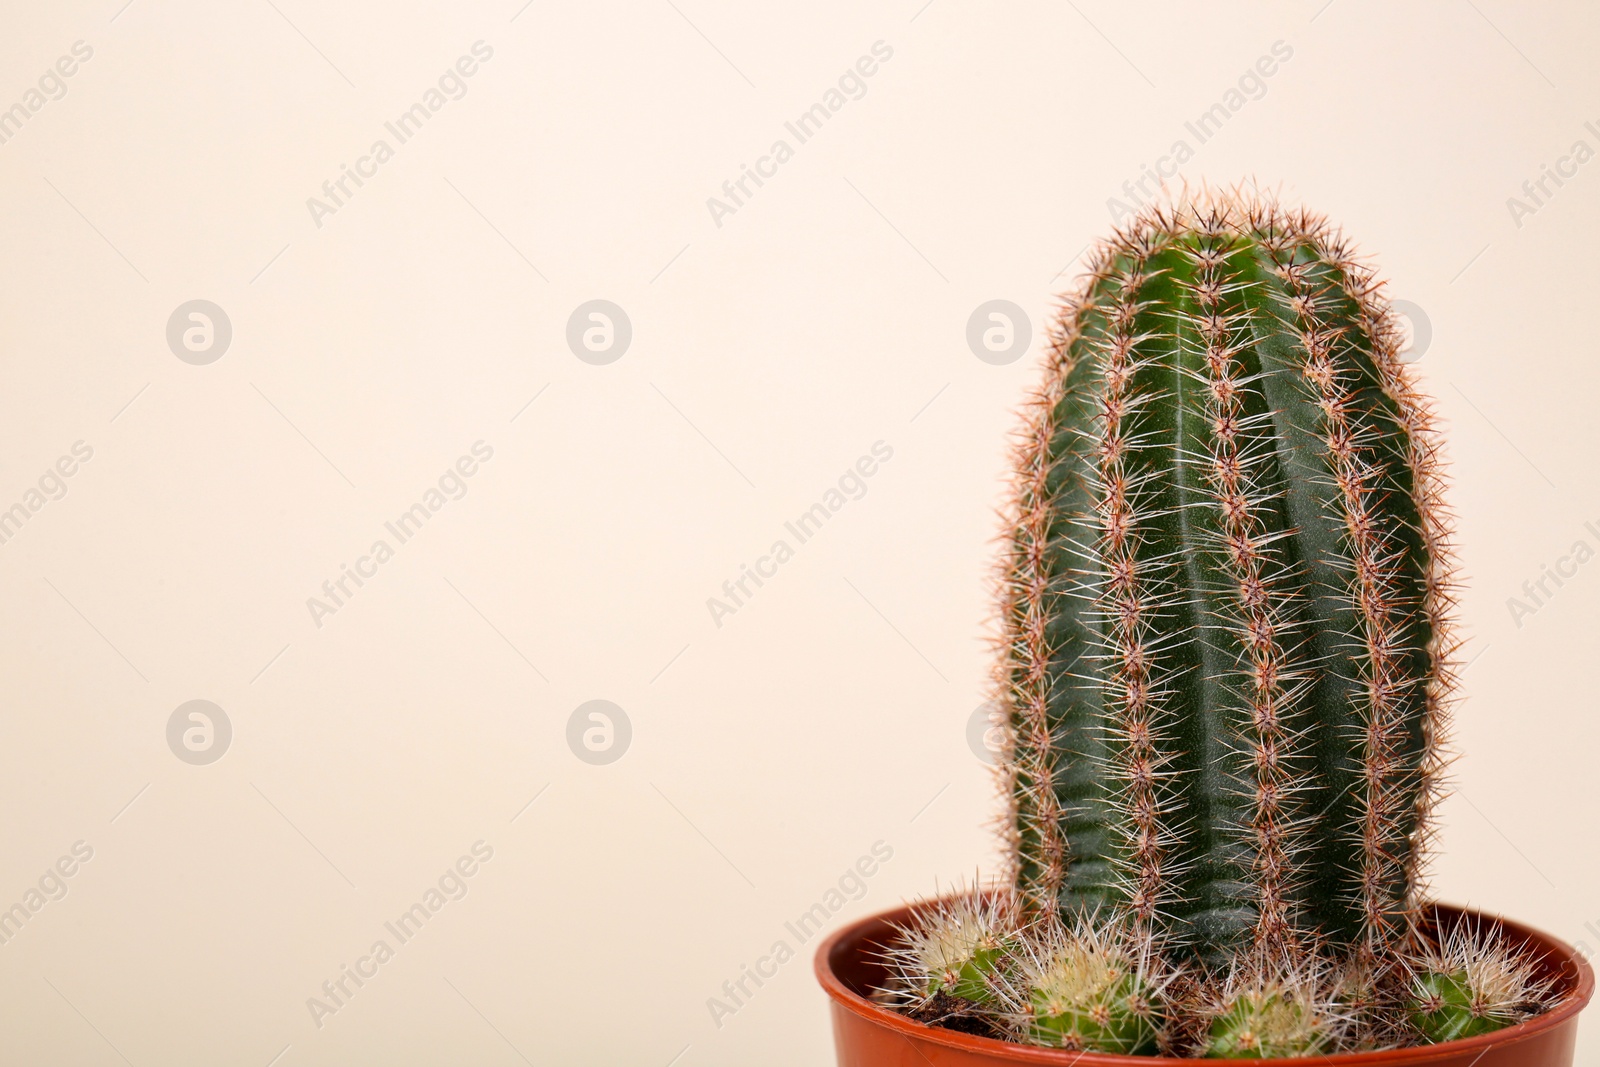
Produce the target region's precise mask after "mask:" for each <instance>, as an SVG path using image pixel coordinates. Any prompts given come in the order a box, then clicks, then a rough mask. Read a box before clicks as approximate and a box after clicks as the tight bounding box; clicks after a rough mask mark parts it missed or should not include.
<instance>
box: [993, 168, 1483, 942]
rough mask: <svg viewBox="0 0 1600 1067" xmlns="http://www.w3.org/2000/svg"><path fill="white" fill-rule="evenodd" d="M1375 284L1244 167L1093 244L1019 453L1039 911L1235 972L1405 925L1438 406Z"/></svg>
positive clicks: (1019, 766)
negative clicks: (1415, 379) (1110, 922)
mask: <svg viewBox="0 0 1600 1067" xmlns="http://www.w3.org/2000/svg"><path fill="white" fill-rule="evenodd" d="M1379 290H1380V284H1379V283H1378V282H1377V281H1376V279H1375V278H1374V276H1373V274H1372V273H1371V271H1370V270H1369V269H1368V268H1366V267H1365V266H1364V265H1362V264H1361V263H1359V262H1358V261H1357V260H1356V259H1355V258H1354V256H1353V254H1352V252H1351V250H1350V248H1349V246H1348V245H1347V244H1346V242H1345V241H1344V240H1343V239H1342V238H1341V237H1340V236H1339V235H1338V234H1337V233H1335V232H1334V231H1333V230H1332V229H1330V228H1329V226H1328V225H1327V224H1326V223H1324V222H1323V221H1322V220H1321V219H1319V218H1317V217H1315V216H1312V215H1309V214H1307V213H1305V212H1301V211H1291V210H1286V209H1284V208H1281V207H1279V206H1278V205H1276V204H1274V203H1263V202H1259V201H1256V200H1254V199H1251V198H1249V197H1246V196H1242V195H1238V194H1204V195H1202V196H1200V197H1198V198H1195V199H1191V200H1186V201H1184V202H1182V203H1180V204H1179V205H1177V206H1175V207H1170V208H1162V209H1156V210H1152V211H1148V212H1146V213H1145V214H1144V215H1142V216H1141V217H1140V218H1139V219H1138V220H1137V221H1135V222H1134V223H1133V224H1132V225H1131V226H1129V227H1128V228H1127V229H1126V230H1124V231H1122V232H1119V233H1118V234H1117V235H1116V236H1115V237H1114V239H1113V240H1111V241H1110V242H1108V243H1107V244H1105V245H1104V246H1102V247H1101V249H1100V250H1099V252H1098V254H1097V256H1096V258H1095V260H1094V262H1093V265H1092V268H1091V270H1090V272H1089V274H1088V276H1087V278H1086V279H1085V281H1084V283H1083V285H1082V286H1081V288H1080V289H1079V290H1078V292H1077V293H1076V295H1074V296H1073V297H1072V298H1070V299H1069V300H1068V302H1067V305H1066V307H1065V308H1064V310H1063V312H1062V314H1061V317H1060V320H1059V322H1058V324H1057V326H1056V328H1055V331H1054V333H1053V335H1052V338H1051V344H1050V346H1049V350H1048V354H1047V363H1046V367H1045V379H1044V383H1043V385H1042V387H1041V388H1040V389H1039V390H1038V392H1037V394H1036V396H1035V397H1034V398H1033V400H1032V402H1031V404H1030V405H1029V408H1028V411H1027V415H1026V421H1025V425H1024V428H1023V431H1022V434H1021V435H1020V438H1019V440H1018V443H1017V446H1016V448H1015V452H1014V460H1015V472H1016V473H1015V481H1014V487H1013V498H1012V500H1011V503H1010V508H1009V513H1008V530H1007V532H1008V542H1009V543H1008V547H1007V551H1006V552H1005V555H1004V559H1003V562H1002V569H1001V575H1000V583H999V584H1000V600H1001V604H1000V615H1001V625H1002V630H1003V633H1002V636H1001V640H1000V645H1001V652H1002V655H1001V657H1000V660H1001V662H1000V666H999V670H998V682H999V687H1000V690H1001V695H1002V698H1003V703H1004V706H1005V708H1006V709H1007V712H1006V713H1007V715H1008V716H1009V723H1008V725H1009V731H1008V733H1009V750H1008V754H1007V758H1006V760H1005V761H1004V762H1003V766H1002V773H1003V776H1004V784H1005V789H1006V792H1007V796H1008V798H1009V802H1010V808H1011V816H1010V818H1009V819H1008V836H1009V838H1010V840H1011V845H1012V848H1011V850H1010V851H1011V857H1012V861H1013V866H1014V872H1013V874H1014V881H1015V885H1016V887H1017V890H1018V892H1019V894H1020V895H1021V897H1022V899H1023V900H1024V901H1025V902H1026V904H1027V905H1028V907H1029V909H1030V910H1031V912H1032V913H1033V914H1035V915H1042V914H1050V913H1058V914H1059V915H1060V916H1061V917H1062V919H1063V920H1065V921H1066V922H1067V923H1068V924H1071V923H1072V922H1074V921H1075V920H1076V919H1077V917H1080V916H1082V915H1084V914H1088V913H1091V912H1095V911H1101V910H1107V909H1109V910H1113V911H1115V912H1117V913H1118V914H1121V915H1124V916H1125V917H1126V918H1127V920H1128V921H1129V922H1130V923H1131V924H1132V925H1133V926H1134V927H1135V928H1136V929H1139V930H1142V931H1143V932H1144V933H1145V934H1146V935H1147V936H1149V937H1151V938H1153V939H1154V940H1155V942H1156V944H1157V945H1158V946H1159V947H1160V949H1161V951H1162V952H1163V954H1165V955H1167V956H1168V957H1170V958H1172V959H1173V960H1174V961H1175V962H1184V961H1191V962H1194V963H1198V964H1200V965H1201V966H1203V967H1206V968H1209V969H1211V970H1213V971H1216V972H1218V973H1220V972H1221V971H1222V970H1224V969H1226V968H1228V967H1230V966H1232V965H1234V964H1235V963H1237V962H1238V960H1239V959H1240V958H1242V957H1244V956H1249V957H1250V958H1251V959H1253V960H1256V961H1258V963H1259V962H1263V961H1272V960H1275V961H1278V962H1279V963H1281V964H1284V965H1285V966H1289V965H1292V964H1293V962H1294V961H1296V960H1304V959H1306V958H1308V957H1307V954H1308V953H1310V952H1311V951H1312V950H1313V949H1316V950H1318V951H1326V952H1330V953H1332V954H1333V955H1335V956H1336V957H1337V958H1339V959H1342V960H1347V961H1351V962H1352V963H1359V964H1360V965H1362V966H1364V967H1366V968H1367V969H1369V970H1374V969H1381V968H1382V967H1384V966H1386V965H1387V964H1388V963H1389V962H1390V961H1391V960H1392V959H1393V958H1394V956H1395V954H1396V953H1397V952H1398V951H1399V950H1401V949H1402V948H1403V947H1405V946H1406V945H1407V944H1409V943H1410V939H1411V938H1412V936H1413V925H1414V924H1413V918H1414V915H1415V909H1416V905H1417V903H1418V898H1417V892H1418V883H1419V878H1420V875H1421V865H1422V858H1423V852H1424V847H1425V844H1426V842H1427V839H1428V836H1429V833H1430V826H1431V822H1430V815H1431V812H1432V809H1433V806H1434V804H1435V802H1436V798H1437V795H1438V791H1439V788H1440V775H1441V769H1442V765H1443V761H1442V757H1441V739H1442V734H1443V732H1444V727H1445V720H1446V717H1447V708H1448V703H1449V699H1450V694H1451V690H1452V684H1453V675H1452V670H1451V666H1450V664H1451V656H1452V653H1453V651H1454V645H1453V639H1452V637H1451V633H1450V626H1449V622H1450V620H1449V615H1450V609H1451V582H1450V574H1451V564H1450V557H1449V552H1448V547H1447V541H1448V521H1447V517H1446V515H1445V513H1444V511H1443V508H1442V504H1441V500H1440V475H1439V457H1438V451H1437V444H1436V437H1435V434H1434V431H1433V428H1432V425H1431V419H1430V415H1429V412H1428V409H1427V407H1426V405H1425V403H1424V402H1423V401H1422V399H1421V398H1420V397H1419V395H1418V394H1417V393H1416V391H1415V390H1414V389H1413V387H1412V385H1411V384H1410V380H1409V376H1408V374H1407V372H1406V370H1405V368H1404V367H1403V366H1402V364H1401V363H1400V362H1399V360H1398V359H1397V350H1398V349H1397V343H1398V339H1399V335H1398V331H1397V328H1396V325H1395V321H1394V319H1393V316H1392V315H1391V314H1390V312H1389V311H1388V308H1387V304H1386V302H1385V301H1384V300H1383V299H1382V297H1381V294H1380V292H1379Z"/></svg>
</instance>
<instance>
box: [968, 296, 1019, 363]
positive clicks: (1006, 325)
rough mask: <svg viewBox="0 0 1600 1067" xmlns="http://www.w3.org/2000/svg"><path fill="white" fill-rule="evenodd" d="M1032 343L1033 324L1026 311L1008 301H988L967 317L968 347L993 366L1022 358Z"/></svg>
mask: <svg viewBox="0 0 1600 1067" xmlns="http://www.w3.org/2000/svg"><path fill="white" fill-rule="evenodd" d="M1032 343H1033V323H1031V322H1029V321H1028V313H1027V312H1026V311H1023V310H1022V309H1021V308H1020V307H1018V306H1017V305H1015V304H1013V303H1012V302H1011V301H1009V300H989V301H986V302H984V303H982V304H979V305H978V306H977V307H976V308H974V309H973V311H972V315H971V316H970V317H969V318H968V319H967V347H968V348H970V349H972V354H973V355H975V356H977V357H978V358H979V359H981V360H983V361H984V362H985V363H988V364H990V365H992V366H995V367H1004V366H1005V365H1006V364H1008V363H1015V362H1016V361H1017V360H1019V359H1021V358H1022V354H1023V353H1024V352H1026V351H1027V350H1028V345H1030V344H1032Z"/></svg>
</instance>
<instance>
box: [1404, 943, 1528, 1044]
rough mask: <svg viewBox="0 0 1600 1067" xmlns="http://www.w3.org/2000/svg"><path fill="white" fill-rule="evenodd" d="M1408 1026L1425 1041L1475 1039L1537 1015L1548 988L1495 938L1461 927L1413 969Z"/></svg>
mask: <svg viewBox="0 0 1600 1067" xmlns="http://www.w3.org/2000/svg"><path fill="white" fill-rule="evenodd" d="M1410 994H1411V996H1410V1002H1409V1005H1408V1007H1409V1009H1410V1019H1411V1024H1412V1025H1413V1026H1415V1027H1416V1029H1417V1031H1418V1032H1419V1033H1420V1034H1421V1035H1422V1036H1423V1037H1424V1038H1426V1039H1427V1040H1428V1041H1432V1042H1438V1041H1454V1040H1456V1039H1458V1038H1463V1037H1477V1036H1478V1035H1479V1034H1487V1033H1492V1032H1494V1031H1495V1030H1499V1029H1501V1028H1502V1027H1506V1026H1510V1025H1512V1024H1513V1023H1519V1022H1521V1021H1522V1020H1523V1019H1526V1018H1528V1017H1529V1016H1531V1015H1536V1014H1538V1013H1539V1012H1540V1011H1541V1010H1543V1008H1544V1007H1545V1006H1546V1005H1547V1003H1548V1002H1549V1001H1550V999H1551V986H1550V982H1549V981H1548V980H1546V979H1542V978H1540V977H1539V974H1538V972H1537V970H1536V969H1535V968H1534V967H1533V965H1532V963H1531V961H1529V960H1528V959H1526V958H1524V957H1523V956H1521V955H1519V954H1518V953H1517V952H1515V951H1514V950H1513V949H1512V948H1511V947H1510V946H1508V945H1507V944H1506V942H1505V939H1504V938H1502V937H1500V936H1499V935H1498V934H1496V933H1491V932H1486V931H1484V930H1482V929H1480V928H1479V927H1478V926H1477V925H1476V924H1473V923H1468V922H1461V923H1458V924H1457V925H1456V926H1455V927H1454V928H1453V929H1451V930H1450V931H1449V932H1448V933H1447V934H1446V935H1445V937H1444V940H1443V942H1442V943H1441V944H1436V945H1433V946H1430V947H1429V948H1428V949H1426V950H1425V951H1424V952H1423V953H1422V954H1421V955H1420V957H1419V958H1418V959H1417V960H1416V962H1415V963H1414V964H1413V965H1412V978H1411V988H1410Z"/></svg>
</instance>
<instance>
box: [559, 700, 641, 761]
mask: <svg viewBox="0 0 1600 1067" xmlns="http://www.w3.org/2000/svg"><path fill="white" fill-rule="evenodd" d="M631 744H633V723H632V722H631V721H630V720H629V719H628V713H627V712H625V711H623V710H622V709H621V708H620V707H618V706H617V705H615V704H613V703H612V702H611V701H609V700H586V701H584V702H583V703H582V704H579V705H578V706H577V707H576V708H574V709H573V710H572V714H571V715H570V716H568V717H567V747H568V748H570V749H572V754H573V755H574V756H577V757H578V758H579V759H581V760H583V762H585V763H588V764H592V765H594V766H596V767H600V766H604V765H605V764H607V763H615V762H617V760H619V759H621V758H622V757H623V756H624V755H625V754H626V753H627V751H628V746H629V745H631Z"/></svg>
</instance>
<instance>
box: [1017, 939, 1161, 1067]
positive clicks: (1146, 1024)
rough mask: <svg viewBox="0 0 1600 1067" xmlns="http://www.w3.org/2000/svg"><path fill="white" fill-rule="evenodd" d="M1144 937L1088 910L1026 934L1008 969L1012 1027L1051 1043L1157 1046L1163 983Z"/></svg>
mask: <svg viewBox="0 0 1600 1067" xmlns="http://www.w3.org/2000/svg"><path fill="white" fill-rule="evenodd" d="M1159 967H1160V965H1159V963H1158V962H1157V961H1156V960H1154V959H1153V958H1152V954H1151V952H1150V948H1149V943H1148V942H1144V943H1142V944H1141V943H1139V942H1137V941H1135V942H1133V943H1132V944H1130V943H1129V939H1128V938H1126V937H1124V936H1122V935H1121V933H1120V932H1119V931H1118V930H1116V929H1115V928H1113V927H1110V926H1107V925H1102V924H1099V923H1097V922H1096V921H1095V920H1094V919H1093V918H1092V917H1090V918H1085V919H1083V920H1081V921H1080V922H1079V923H1078V925H1077V927H1076V928H1075V929H1073V930H1070V931H1068V930H1067V929H1065V928H1064V927H1061V926H1059V925H1058V924H1055V923H1050V924H1048V925H1047V928H1046V929H1045V930H1044V931H1043V932H1041V933H1040V934H1039V935H1038V936H1036V937H1033V938H1028V939H1025V940H1024V942H1023V944H1022V946H1021V948H1020V950H1019V951H1018V952H1017V954H1016V960H1015V965H1014V967H1013V968H1012V969H1011V971H1010V973H1009V974H1008V975H1007V976H1006V978H1007V982H1006V988H1007V990H1008V993H1009V997H1008V1000H1009V1013H1008V1014H1009V1016H1010V1021H1011V1027H1010V1028H1011V1030H1012V1031H1013V1032H1014V1033H1016V1034H1017V1035H1018V1036H1020V1037H1021V1038H1022V1039H1023V1040H1025V1041H1028V1042H1030V1043H1032V1044H1035V1045H1044V1046H1047V1047H1050V1048H1064V1049H1072V1050H1075V1051H1083V1052H1110V1053H1116V1054H1119V1055H1123V1056H1132V1055H1142V1054H1149V1053H1153V1052H1155V1051H1156V1048H1157V1044H1158V1041H1159V1039H1160V1037H1161V1031H1162V1028H1163V1026H1164V1024H1165V1019H1166V1011H1165V999H1166V986H1167V984H1168V982H1169V981H1170V976H1167V975H1163V974H1162V972H1161V971H1160V969H1159Z"/></svg>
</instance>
